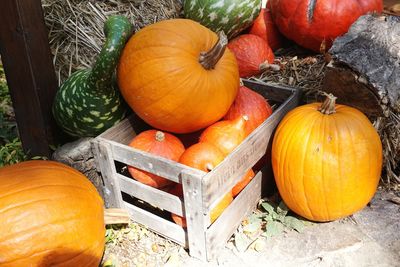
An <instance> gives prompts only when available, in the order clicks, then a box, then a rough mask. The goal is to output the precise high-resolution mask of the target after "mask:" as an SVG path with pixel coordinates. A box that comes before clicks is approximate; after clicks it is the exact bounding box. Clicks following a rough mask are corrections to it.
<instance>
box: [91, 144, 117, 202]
mask: <svg viewBox="0 0 400 267" xmlns="http://www.w3.org/2000/svg"><path fill="white" fill-rule="evenodd" d="M93 148H94V149H95V151H96V158H97V161H96V164H97V169H98V170H100V171H101V174H102V178H103V182H104V202H105V206H106V207H107V208H124V202H123V200H122V194H121V188H120V186H119V182H118V180H117V178H116V176H115V175H116V174H117V171H116V169H115V164H114V160H113V159H112V151H111V146H110V144H108V143H106V142H101V141H100V140H98V139H95V140H93Z"/></svg>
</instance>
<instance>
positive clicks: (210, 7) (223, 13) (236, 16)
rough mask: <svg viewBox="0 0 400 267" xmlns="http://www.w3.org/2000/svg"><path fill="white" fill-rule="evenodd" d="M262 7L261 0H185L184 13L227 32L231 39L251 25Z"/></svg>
mask: <svg viewBox="0 0 400 267" xmlns="http://www.w3.org/2000/svg"><path fill="white" fill-rule="evenodd" d="M260 7H261V1H260V0H248V1H241V0H230V1H221V0H185V1H184V2H183V10H184V12H183V13H184V16H185V17H186V18H188V19H192V20H195V21H198V22H200V23H201V24H202V25H204V26H206V27H207V28H209V29H211V30H212V31H214V32H219V31H223V32H225V34H226V35H227V36H228V38H229V39H231V38H233V37H235V36H236V35H238V34H239V33H240V32H241V31H243V30H244V29H246V28H247V27H249V26H250V25H251V23H252V22H253V21H254V19H255V18H256V17H257V16H258V14H259V13H260Z"/></svg>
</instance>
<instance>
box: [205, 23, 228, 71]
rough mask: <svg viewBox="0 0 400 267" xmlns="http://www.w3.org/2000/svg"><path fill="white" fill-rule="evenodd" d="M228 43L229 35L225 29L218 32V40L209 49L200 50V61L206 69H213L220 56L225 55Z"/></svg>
mask: <svg viewBox="0 0 400 267" xmlns="http://www.w3.org/2000/svg"><path fill="white" fill-rule="evenodd" d="M227 44H228V37H226V35H225V33H224V32H223V31H220V32H219V33H218V41H217V43H216V44H215V45H214V46H213V48H211V49H210V50H209V51H207V52H205V51H203V52H200V56H199V62H200V64H201V65H202V66H203V68H205V69H206V70H210V69H213V68H214V67H215V65H217V62H218V61H219V60H220V58H221V57H222V56H223V54H224V52H225V49H226V45H227Z"/></svg>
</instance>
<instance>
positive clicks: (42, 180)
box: [0, 161, 105, 267]
mask: <svg viewBox="0 0 400 267" xmlns="http://www.w3.org/2000/svg"><path fill="white" fill-rule="evenodd" d="M0 229H1V230H0V266H1V267H11V266H15V267H17V266H18V267H19V266H98V265H99V263H100V260H101V257H102V255H103V250H104V242H105V239H104V234H105V227H104V215H103V201H102V199H101V197H100V196H99V194H98V193H97V191H96V188H95V187H94V186H93V185H92V184H91V183H90V181H89V180H88V179H87V178H86V177H85V176H84V175H83V174H81V173H80V172H78V171H76V170H74V169H72V168H70V167H68V166H66V165H63V164H61V163H57V162H52V161H27V162H22V163H18V164H15V165H11V166H8V167H4V168H1V169H0Z"/></svg>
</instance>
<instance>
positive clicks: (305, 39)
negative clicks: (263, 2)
mask: <svg viewBox="0 0 400 267" xmlns="http://www.w3.org/2000/svg"><path fill="white" fill-rule="evenodd" d="M270 2H271V11H272V16H273V19H274V22H275V23H276V25H277V27H278V28H279V30H280V32H281V33H283V34H284V35H285V36H286V37H287V38H289V39H291V40H293V41H295V42H296V43H297V44H299V45H301V46H303V47H305V48H308V49H311V50H313V51H315V52H319V51H320V50H328V49H329V48H330V47H331V45H332V42H333V40H335V38H336V37H338V36H340V35H343V34H344V33H346V32H347V31H348V29H349V27H350V26H351V24H353V22H355V21H356V20H357V19H358V18H359V17H360V16H361V15H363V14H366V13H367V12H371V11H378V12H381V11H382V9H383V1H382V0H320V1H317V0H308V1H303V0H270Z"/></svg>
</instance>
